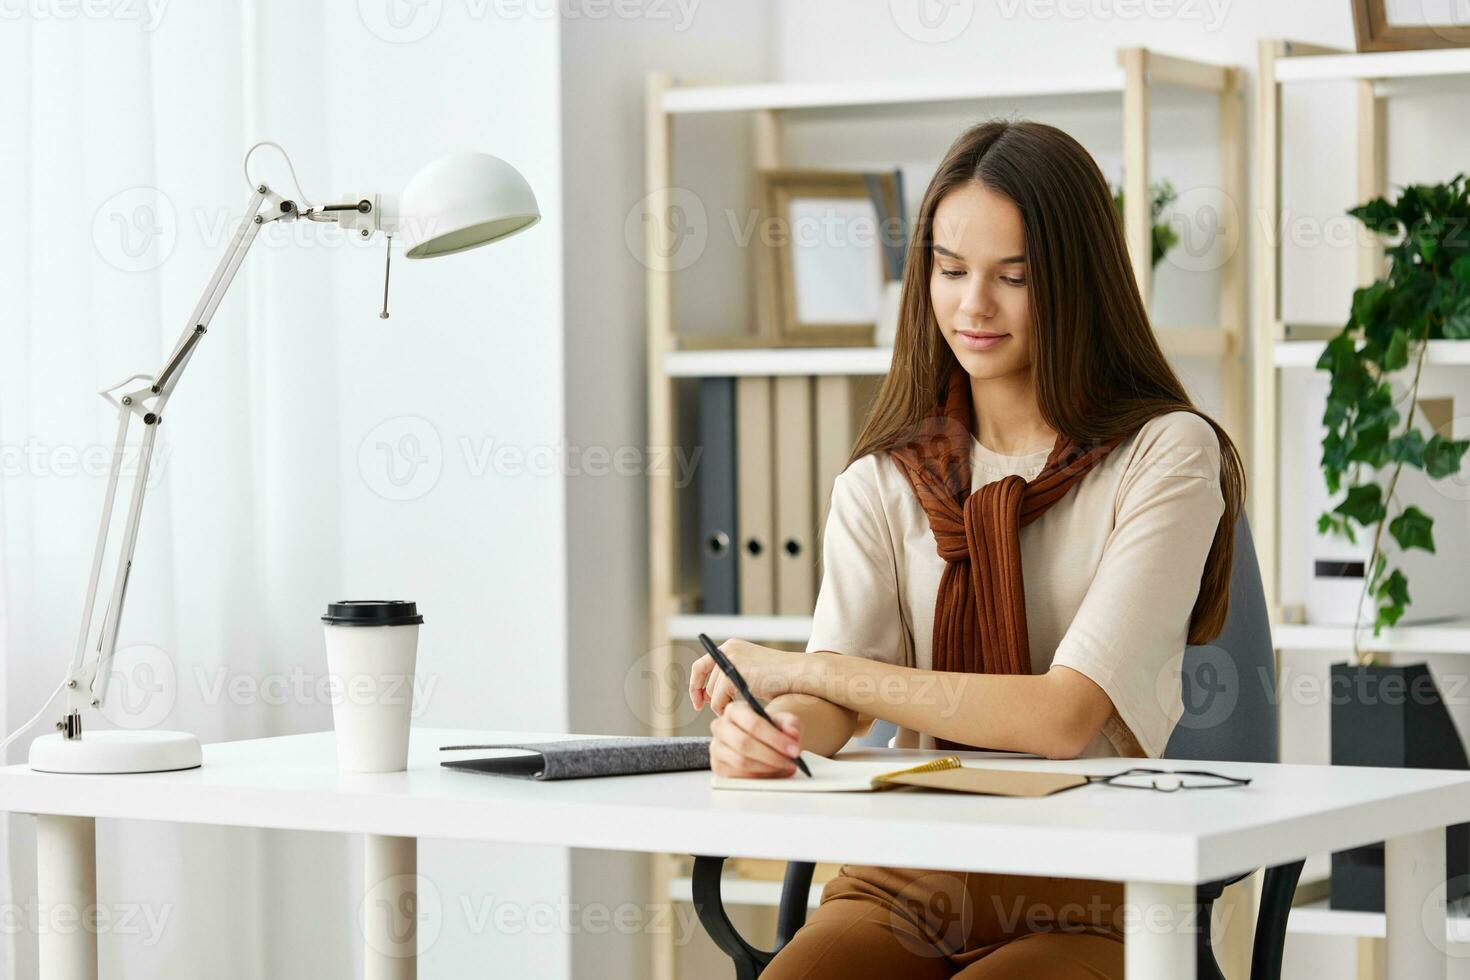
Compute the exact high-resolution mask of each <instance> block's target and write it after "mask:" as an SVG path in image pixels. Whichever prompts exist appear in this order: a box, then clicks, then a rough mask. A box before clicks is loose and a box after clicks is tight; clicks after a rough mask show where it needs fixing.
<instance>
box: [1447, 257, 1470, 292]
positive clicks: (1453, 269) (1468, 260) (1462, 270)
mask: <svg viewBox="0 0 1470 980" xmlns="http://www.w3.org/2000/svg"><path fill="white" fill-rule="evenodd" d="M1450 275H1451V276H1453V277H1454V278H1455V281H1456V282H1458V283H1460V285H1462V286H1470V255H1462V256H1460V257H1459V258H1458V259H1455V261H1453V262H1451V263H1450Z"/></svg>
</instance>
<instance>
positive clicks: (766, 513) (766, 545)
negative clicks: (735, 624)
mask: <svg viewBox="0 0 1470 980" xmlns="http://www.w3.org/2000/svg"><path fill="white" fill-rule="evenodd" d="M772 439H773V433H772V429H771V379H770V378H753V377H742V378H739V379H738V380H737V381H736V384H735V445H736V450H735V460H736V477H735V487H736V491H735V498H736V506H737V508H738V526H739V528H740V540H739V542H738V543H737V547H739V549H740V555H739V558H738V559H737V567H738V568H739V569H740V612H741V614H742V615H745V616H770V615H772V614H773V613H775V611H776V507H775V499H774V494H775V489H776V487H775V478H774V474H775V462H776V460H775V446H774V444H773V441H772Z"/></svg>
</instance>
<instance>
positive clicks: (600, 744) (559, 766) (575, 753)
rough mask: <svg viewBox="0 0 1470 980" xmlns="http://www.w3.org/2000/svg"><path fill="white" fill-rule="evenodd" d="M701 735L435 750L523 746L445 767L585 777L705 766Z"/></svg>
mask: <svg viewBox="0 0 1470 980" xmlns="http://www.w3.org/2000/svg"><path fill="white" fill-rule="evenodd" d="M709 743H710V740H709V738H708V737H707V736H699V737H684V736H678V737H668V738H644V737H640V736H625V737H616V736H609V737H607V738H569V739H563V740H560V741H555V742H516V743H509V742H502V743H499V744H496V745H446V746H443V747H442V748H441V749H440V750H439V751H441V752H451V751H454V752H457V751H463V750H468V749H523V750H525V752H526V753H528V754H523V755H506V756H493V757H491V758H488V759H454V760H451V761H448V762H445V763H443V765H446V766H449V767H450V768H451V769H470V770H473V771H475V772H488V773H493V774H495V775H497V776H526V777H530V778H531V779H583V778H585V777H587V776H633V775H637V774H639V773H646V772H677V771H680V770H684V769H708V768H709Z"/></svg>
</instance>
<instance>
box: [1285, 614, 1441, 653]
mask: <svg viewBox="0 0 1470 980" xmlns="http://www.w3.org/2000/svg"><path fill="white" fill-rule="evenodd" d="M1352 632H1353V630H1352V627H1351V626H1313V625H1310V624H1305V623H1277V624H1275V625H1273V626H1272V627H1271V636H1272V639H1273V641H1274V643H1275V645H1276V649H1278V650H1326V651H1331V652H1337V653H1346V652H1350V651H1351V650H1352V646H1353V642H1352ZM1362 640H1363V642H1362V648H1363V649H1364V650H1372V651H1375V652H1387V653H1395V652H1398V653H1411V654H1434V653H1470V619H1458V620H1454V621H1452V622H1447V623H1435V624H1426V625H1423V626H1395V627H1390V628H1386V629H1384V630H1383V632H1382V633H1380V634H1379V635H1378V637H1377V638H1376V639H1375V638H1374V636H1373V630H1372V628H1371V626H1370V627H1369V628H1366V629H1364V630H1363V637H1362Z"/></svg>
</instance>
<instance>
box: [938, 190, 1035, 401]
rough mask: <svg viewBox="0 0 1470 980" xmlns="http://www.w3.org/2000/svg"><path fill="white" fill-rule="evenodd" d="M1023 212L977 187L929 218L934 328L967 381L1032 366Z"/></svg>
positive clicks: (957, 193) (954, 194) (948, 198)
mask: <svg viewBox="0 0 1470 980" xmlns="http://www.w3.org/2000/svg"><path fill="white" fill-rule="evenodd" d="M1025 253H1026V236H1025V229H1024V228H1023V227H1022V224H1021V210H1020V209H1019V208H1017V207H1016V205H1015V204H1014V203H1013V202H1012V201H1011V200H1010V198H1007V197H1004V196H1002V195H1000V194H997V193H996V192H994V191H992V190H990V189H989V188H987V187H986V186H985V185H984V184H981V183H980V182H979V181H970V182H969V183H967V184H964V185H962V186H960V187H956V188H955V189H953V190H951V191H950V192H949V193H948V194H946V195H945V196H944V197H943V198H941V199H940V201H939V205H938V207H936V208H935V211H934V256H933V270H932V271H931V273H930V276H929V298H930V301H931V302H932V303H933V305H934V317H935V319H937V320H938V321H939V329H940V331H941V332H942V333H943V334H944V339H945V340H946V341H948V343H949V347H950V349H951V350H953V351H954V354H955V357H956V358H958V359H959V362H960V364H961V365H962V366H963V367H964V369H965V370H966V371H968V372H969V374H970V377H972V378H998V377H1002V376H1004V375H1007V374H1012V373H1014V372H1017V371H1027V370H1030V366H1031V350H1030V344H1031V287H1030V283H1029V281H1028V279H1027V276H1026V254H1025Z"/></svg>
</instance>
